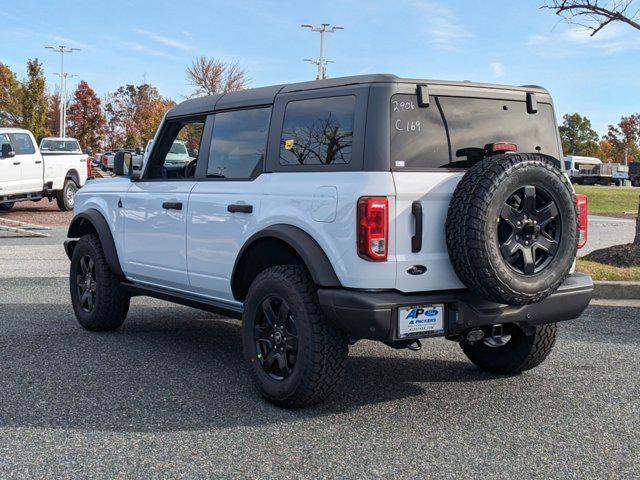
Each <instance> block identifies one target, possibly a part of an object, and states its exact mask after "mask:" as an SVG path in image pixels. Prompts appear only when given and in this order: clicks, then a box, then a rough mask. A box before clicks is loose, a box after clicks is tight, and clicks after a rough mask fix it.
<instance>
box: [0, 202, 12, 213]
mask: <svg viewBox="0 0 640 480" xmlns="http://www.w3.org/2000/svg"><path fill="white" fill-rule="evenodd" d="M14 205H15V203H14V202H10V203H0V212H6V211H7V210H11V209H12V208H13V206H14Z"/></svg>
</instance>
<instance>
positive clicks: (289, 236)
mask: <svg viewBox="0 0 640 480" xmlns="http://www.w3.org/2000/svg"><path fill="white" fill-rule="evenodd" d="M261 238H276V239H278V240H282V241H283V242H285V243H286V244H288V245H289V246H290V247H291V248H293V250H295V252H296V253H297V254H298V255H299V256H300V258H301V259H302V261H303V262H304V263H305V265H306V267H307V268H308V269H309V273H310V274H311V278H313V281H314V282H315V284H316V285H318V286H321V287H341V286H342V284H341V283H340V280H339V279H338V276H337V275H336V272H335V270H334V269H333V265H331V262H330V261H329V257H327V254H326V253H325V252H324V250H323V249H322V247H321V246H320V245H319V244H318V242H316V241H315V240H314V239H313V237H312V236H311V235H309V234H308V233H307V232H305V231H304V230H302V229H301V228H298V227H295V226H293V225H287V224H276V225H270V226H269V227H266V228H264V229H263V230H260V231H259V232H256V233H254V234H253V235H252V236H251V237H249V238H248V239H247V241H246V242H245V243H244V245H243V246H242V248H241V249H240V251H239V252H238V255H237V256H236V260H235V263H234V265H233V273H232V274H231V288H232V290H234V291H235V287H234V286H235V285H236V282H237V276H236V274H237V272H238V265H239V264H240V262H241V259H242V257H243V254H244V253H245V252H246V251H247V249H248V248H249V247H251V245H252V244H254V243H255V242H256V241H257V240H260V239H261ZM234 293H235V292H234Z"/></svg>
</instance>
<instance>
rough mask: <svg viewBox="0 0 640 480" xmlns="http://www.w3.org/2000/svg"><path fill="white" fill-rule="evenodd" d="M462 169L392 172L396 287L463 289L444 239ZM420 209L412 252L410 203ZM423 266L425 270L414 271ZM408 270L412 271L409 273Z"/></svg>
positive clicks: (401, 288)
mask: <svg viewBox="0 0 640 480" xmlns="http://www.w3.org/2000/svg"><path fill="white" fill-rule="evenodd" d="M463 175H464V172H451V171H442V172H437V171H436V172H434V171H431V172H415V171H413V172H393V179H394V183H395V188H396V221H395V226H396V242H395V243H396V261H397V265H396V268H397V270H396V289H398V290H400V291H401V292H423V291H433V290H449V289H457V288H465V286H464V285H463V284H462V283H461V282H460V280H459V279H458V277H457V276H456V274H455V272H454V270H453V267H452V266H451V262H450V261H449V254H448V253H447V245H446V241H445V221H446V218H447V211H448V208H449V201H450V200H451V196H452V195H453V191H454V190H455V187H456V185H457V184H458V182H459V181H460V179H461V178H462V176H463ZM414 202H419V204H420V206H421V208H422V238H421V239H419V240H421V241H422V242H421V243H422V245H421V248H420V250H419V251H416V252H413V251H412V242H411V238H412V237H413V236H414V234H415V230H416V219H415V216H414V214H413V213H412V205H413V203H414ZM414 266H424V267H426V268H427V270H426V271H425V272H424V273H418V272H419V271H420V268H417V269H415V268H414V269H412V267H414ZM409 272H412V273H409Z"/></svg>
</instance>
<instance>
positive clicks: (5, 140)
mask: <svg viewBox="0 0 640 480" xmlns="http://www.w3.org/2000/svg"><path fill="white" fill-rule="evenodd" d="M5 144H8V145H11V142H10V141H9V136H8V135H7V134H6V133H3V134H2V135H0V148H2V145H5ZM11 148H13V147H11Z"/></svg>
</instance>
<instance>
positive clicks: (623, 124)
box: [605, 113, 640, 162]
mask: <svg viewBox="0 0 640 480" xmlns="http://www.w3.org/2000/svg"><path fill="white" fill-rule="evenodd" d="M605 140H607V141H608V142H609V143H610V144H611V150H612V156H613V157H615V158H616V159H618V161H621V162H624V157H625V155H627V162H631V161H636V162H638V161H640V114H639V113H636V114H635V115H630V116H628V117H622V118H621V119H620V123H618V125H609V131H608V132H607V134H606V135H605Z"/></svg>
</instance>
